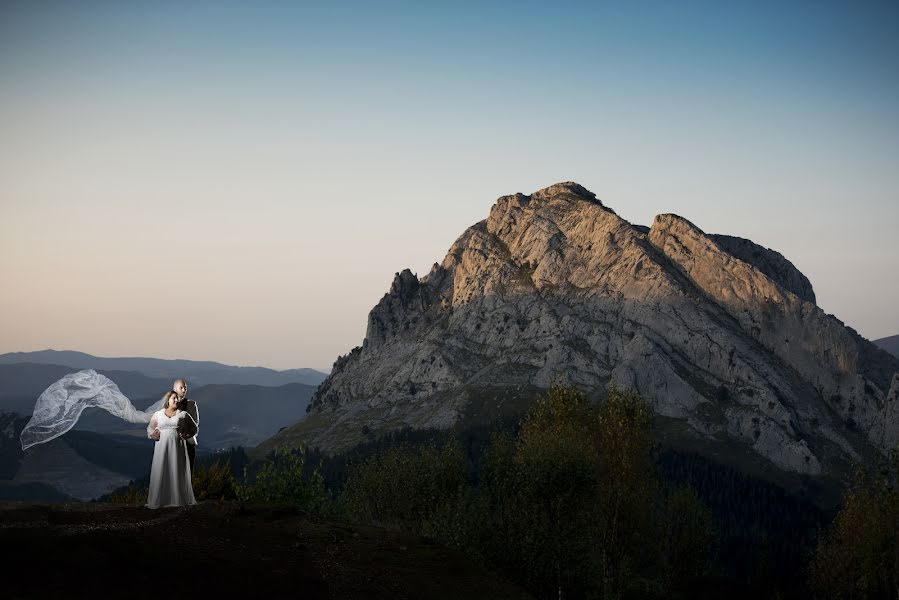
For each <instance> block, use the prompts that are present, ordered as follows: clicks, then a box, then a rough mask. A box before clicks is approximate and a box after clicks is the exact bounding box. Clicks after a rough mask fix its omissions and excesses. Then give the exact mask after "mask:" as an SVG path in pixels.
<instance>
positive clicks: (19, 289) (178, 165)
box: [0, 2, 899, 368]
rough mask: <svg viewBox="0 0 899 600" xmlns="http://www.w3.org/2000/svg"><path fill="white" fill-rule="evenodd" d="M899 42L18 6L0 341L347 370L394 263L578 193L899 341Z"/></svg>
mask: <svg viewBox="0 0 899 600" xmlns="http://www.w3.org/2000/svg"><path fill="white" fill-rule="evenodd" d="M896 31H899V4H897V3H895V2H893V3H864V2H860V3H853V4H852V5H849V4H848V3H844V4H837V3H827V2H815V3H812V2H802V3H781V2H778V3H775V2H753V3H744V4H741V5H737V4H736V3H723V2H682V3H667V2H665V3H662V2H659V3H654V2H636V3H591V4H578V3H569V4H566V3H553V4H549V3H521V2H519V3H460V2H454V3H446V4H442V5H438V4H435V3H383V4H379V5H375V4H374V3H362V2H360V3H340V4H338V3H321V4H312V3H288V2H260V3H227V2H224V3H223V2H214V3H213V2H207V3H184V2H171V3H166V2H152V3H140V4H138V3H114V2H83V3H63V2H19V3H16V2H6V3H3V4H2V5H0V269H2V273H3V275H4V279H6V278H7V277H9V278H11V280H13V281H16V282H17V285H15V286H11V287H10V288H9V289H8V291H6V292H5V293H4V294H3V295H2V297H0V311H2V312H3V314H17V315H20V318H18V319H15V323H14V324H13V325H12V326H10V327H9V328H8V330H7V331H6V333H5V335H4V339H3V340H2V343H0V352H5V351H12V350H34V349H40V348H46V347H53V348H58V349H62V348H71V349H78V350H83V351H87V352H93V353H95V354H101V355H153V356H162V357H180V358H197V359H210V360H220V361H222V362H230V363H235V364H261V365H267V366H273V367H277V368H286V367H297V366H326V365H330V364H331V362H333V360H334V358H335V357H336V356H337V355H338V354H342V353H345V352H346V351H348V350H349V349H350V348H352V347H353V346H355V345H357V344H359V343H361V340H362V337H363V336H364V332H365V319H366V315H367V312H368V310H369V309H370V308H371V307H372V306H373V305H374V304H375V303H376V302H377V301H378V299H379V298H380V296H381V295H382V294H383V293H384V292H385V291H386V290H387V288H388V286H389V283H390V281H391V279H392V277H393V274H394V273H395V272H396V271H399V270H401V269H403V268H405V267H410V268H412V269H413V271H417V272H419V273H420V274H423V273H424V272H426V271H427V270H428V268H429V266H430V265H431V264H432V263H433V262H435V261H440V260H442V258H443V256H444V254H445V252H446V250H447V249H448V248H449V246H450V244H452V242H453V241H454V240H455V238H456V237H457V236H458V235H459V234H460V233H461V232H462V231H463V230H464V229H465V227H467V226H469V225H471V224H473V223H474V222H476V221H478V220H480V219H483V218H485V217H486V215H487V213H488V211H489V208H490V205H491V204H492V202H493V201H494V200H495V198H496V197H498V196H500V195H503V194H507V193H513V192H519V191H520V192H524V193H530V192H533V191H535V190H537V189H539V188H542V187H545V186H547V185H550V184H552V183H554V182H557V181H566V180H574V181H578V182H579V183H581V184H583V185H584V186H585V187H587V188H588V189H590V190H592V191H594V192H595V193H596V194H597V195H598V196H599V197H600V198H601V199H602V200H603V201H604V202H605V203H606V204H607V205H608V206H610V207H612V208H613V209H615V210H616V212H618V213H619V214H620V215H622V216H623V217H624V218H626V219H628V220H630V221H632V222H635V223H641V224H647V225H648V224H650V223H651V221H652V218H653V216H654V215H655V214H658V213H664V212H674V213H677V214H680V215H682V216H684V217H686V218H688V219H690V220H691V221H693V222H694V223H696V224H697V225H698V226H699V227H701V228H702V229H704V230H705V231H708V232H710V233H727V234H730V235H738V236H741V237H747V238H750V239H752V240H754V241H756V242H757V243H759V244H762V245H764V246H767V247H771V248H774V249H776V250H778V251H779V252H781V253H783V254H784V255H785V256H786V257H787V258H789V259H790V260H792V261H793V262H794V264H796V266H797V267H799V268H800V269H801V270H802V271H803V272H804V273H805V274H806V275H807V276H808V277H809V278H810V279H811V281H812V284H813V285H814V287H815V290H816V292H817V295H818V303H819V305H820V306H822V308H824V310H826V311H827V312H830V313H833V314H836V315H837V316H838V317H839V318H840V319H841V320H843V321H845V322H846V323H847V324H848V325H851V326H853V327H855V328H856V329H857V330H858V331H859V332H860V333H862V335H865V336H866V337H869V338H872V339H873V338H877V337H883V336H887V335H893V334H897V333H899V314H897V311H896V309H895V304H896V302H895V298H896V297H897V294H899V278H897V277H896V276H895V273H897V272H899V242H897V238H896V233H895V232H896V231H897V226H899V198H897V194H899V192H897V190H899V175H897V174H896V171H897V169H896V166H897V164H899V111H897V109H896V106H899V47H897V46H899V36H896V35H895V32H896ZM171 290H174V291H175V292H177V300H173V299H172V298H171V297H169V296H167V295H166V294H167V292H169V291H171ZM173 332H174V333H173Z"/></svg>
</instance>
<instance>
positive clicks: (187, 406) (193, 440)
mask: <svg viewBox="0 0 899 600" xmlns="http://www.w3.org/2000/svg"><path fill="white" fill-rule="evenodd" d="M184 410H185V412H187V414H189V415H190V416H191V417H193V420H194V423H196V424H197V431H198V432H199V431H200V411H199V410H198V409H197V403H196V402H194V401H193V400H190V399H188V398H185V399H184ZM187 443H188V444H193V445H194V446H196V445H197V436H196V434H194V436H193V437H189V438H187Z"/></svg>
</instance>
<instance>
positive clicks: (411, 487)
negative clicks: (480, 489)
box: [341, 440, 468, 546]
mask: <svg viewBox="0 0 899 600" xmlns="http://www.w3.org/2000/svg"><path fill="white" fill-rule="evenodd" d="M467 482H468V467H467V464H466V460H465V454H464V453H463V451H462V448H461V446H460V444H459V443H458V442H457V441H456V440H450V441H448V442H446V443H444V444H443V445H442V446H440V447H438V446H437V445H436V444H435V443H434V442H433V441H432V442H429V443H427V444H425V445H423V446H421V447H419V448H411V447H408V446H399V447H395V448H390V449H388V450H386V451H385V452H383V453H381V454H377V455H375V456H372V457H370V458H368V459H367V460H365V461H363V462H361V463H357V464H356V465H353V466H351V467H350V472H349V475H348V477H347V481H346V484H345V486H344V489H343V493H342V494H341V508H342V511H343V513H344V515H345V516H346V517H348V518H349V519H350V520H353V521H357V522H363V523H371V524H374V525H380V526H383V527H390V528H394V529H400V528H401V529H406V530H409V531H413V532H415V533H418V534H421V535H425V536H428V537H432V538H435V539H440V540H442V541H444V542H446V543H448V544H450V545H454V546H463V545H465V544H466V541H465V540H466V538H467V533H466V532H467V527H466V522H467V521H466V520H465V519H463V518H460V517H461V515H462V514H464V505H465V504H466V502H467V499H466V497H467V493H466V492H467Z"/></svg>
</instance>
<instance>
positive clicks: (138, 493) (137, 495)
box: [109, 481, 149, 504]
mask: <svg viewBox="0 0 899 600" xmlns="http://www.w3.org/2000/svg"><path fill="white" fill-rule="evenodd" d="M148 494H149V490H148V489H147V488H144V487H140V486H137V485H135V483H134V482H133V481H132V482H131V483H129V484H128V487H127V488H125V489H119V490H117V491H115V492H113V493H112V494H111V495H110V496H109V501H110V502H113V503H115V504H146V503H147V496H148Z"/></svg>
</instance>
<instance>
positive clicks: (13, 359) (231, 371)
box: [0, 349, 327, 386]
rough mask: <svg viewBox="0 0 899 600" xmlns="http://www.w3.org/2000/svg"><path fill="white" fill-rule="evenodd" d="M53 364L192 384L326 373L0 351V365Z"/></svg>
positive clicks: (300, 378)
mask: <svg viewBox="0 0 899 600" xmlns="http://www.w3.org/2000/svg"><path fill="white" fill-rule="evenodd" d="M17 363H36V364H54V365H63V366H67V367H71V368H74V369H95V370H119V371H135V372H138V373H142V374H143V375H146V376H148V377H166V378H172V379H174V378H176V377H181V378H185V379H188V381H189V382H190V383H192V384H194V385H205V384H209V383H237V384H246V385H269V386H279V385H286V384H288V383H303V384H306V385H318V384H319V383H321V382H322V381H323V380H324V379H325V377H327V374H325V373H322V372H320V371H317V370H315V369H309V368H300V369H286V370H283V371H278V370H275V369H269V368H267V367H240V366H234V365H226V364H223V363H219V362H214V361H197V360H187V359H167V358H151V357H100V356H93V355H91V354H87V353H84V352H78V351H76V350H52V349H47V350H37V351H34V352H8V353H6V354H0V364H17Z"/></svg>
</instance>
